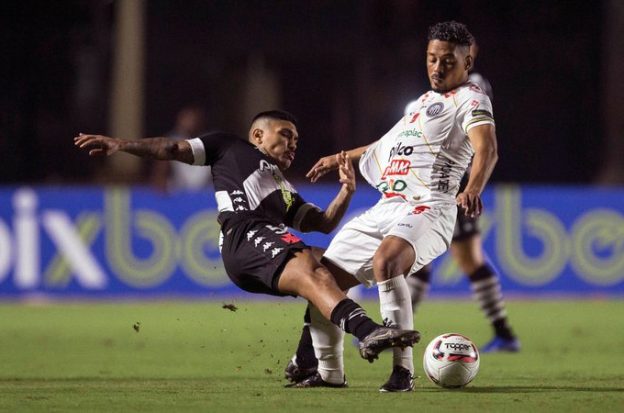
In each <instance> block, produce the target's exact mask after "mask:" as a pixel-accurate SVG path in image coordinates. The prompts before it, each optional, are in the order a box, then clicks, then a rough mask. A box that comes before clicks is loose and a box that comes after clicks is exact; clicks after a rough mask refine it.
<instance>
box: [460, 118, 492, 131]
mask: <svg viewBox="0 0 624 413" xmlns="http://www.w3.org/2000/svg"><path fill="white" fill-rule="evenodd" d="M477 122H488V123H493V124H494V119H492V118H491V117H489V116H479V117H477V118H472V119H470V121H469V122H468V123H467V124H466V127H465V128H464V130H467V129H468V126H470V125H472V124H473V123H477Z"/></svg>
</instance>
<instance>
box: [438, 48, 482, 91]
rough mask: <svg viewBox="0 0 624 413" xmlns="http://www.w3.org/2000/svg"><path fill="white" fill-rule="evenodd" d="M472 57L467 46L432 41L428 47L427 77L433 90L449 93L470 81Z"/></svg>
mask: <svg viewBox="0 0 624 413" xmlns="http://www.w3.org/2000/svg"><path fill="white" fill-rule="evenodd" d="M471 66H472V57H471V56H470V54H469V48H468V47H467V46H457V45H455V44H454V43H450V42H446V41H443V40H431V41H430V42H429V45H428V46H427V75H428V76H429V83H431V88H432V89H433V90H434V91H436V92H448V91H449V90H453V89H455V88H456V87H458V86H459V85H461V84H462V83H464V82H465V81H466V80H468V70H469V69H470V67H471Z"/></svg>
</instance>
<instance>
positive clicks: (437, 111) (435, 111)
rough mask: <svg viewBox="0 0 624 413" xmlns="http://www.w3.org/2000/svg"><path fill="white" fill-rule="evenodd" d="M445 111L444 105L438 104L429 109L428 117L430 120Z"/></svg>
mask: <svg viewBox="0 0 624 413" xmlns="http://www.w3.org/2000/svg"><path fill="white" fill-rule="evenodd" d="M443 110H444V103H442V102H436V103H434V104H433V105H431V106H429V107H428V108H427V116H429V117H430V118H432V117H434V116H438V115H439V114H440V113H442V111H443Z"/></svg>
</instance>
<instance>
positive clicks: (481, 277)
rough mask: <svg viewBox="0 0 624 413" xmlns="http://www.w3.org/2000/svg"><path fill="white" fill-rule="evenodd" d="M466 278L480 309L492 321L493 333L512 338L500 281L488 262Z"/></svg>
mask: <svg viewBox="0 0 624 413" xmlns="http://www.w3.org/2000/svg"><path fill="white" fill-rule="evenodd" d="M468 278H469V279H470V285H471V288H472V291H473V294H474V297H475V298H476V299H477V301H479V304H480V305H481V310H483V312H484V314H485V316H486V317H487V318H488V319H489V320H490V322H491V323H492V327H493V328H494V334H496V335H497V336H499V337H502V338H505V339H511V338H514V335H513V332H512V331H511V327H510V326H509V322H508V320H507V310H506V308H505V307H506V306H505V301H504V300H503V294H502V292H501V286H500V281H499V279H498V277H497V275H496V272H495V271H494V269H493V268H492V267H491V266H489V265H488V264H483V265H482V266H480V267H479V268H477V269H476V270H475V271H474V272H473V273H472V274H470V275H469V276H468Z"/></svg>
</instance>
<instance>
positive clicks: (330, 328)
mask: <svg viewBox="0 0 624 413" xmlns="http://www.w3.org/2000/svg"><path fill="white" fill-rule="evenodd" d="M310 320H311V323H310V335H311V336H312V344H313V345H314V354H315V355H316V358H317V359H318V362H319V364H318V372H319V374H320V375H321V377H322V378H323V380H325V381H326V382H328V383H333V384H342V383H344V377H345V374H344V361H343V358H342V354H343V350H344V346H343V341H344V332H343V331H342V330H341V329H340V328H338V326H336V325H334V324H333V323H332V322H331V321H329V320H327V319H326V318H325V317H323V315H322V314H321V313H320V311H319V310H318V309H317V308H316V307H314V306H313V305H312V304H310Z"/></svg>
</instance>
